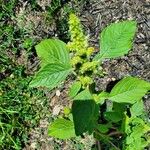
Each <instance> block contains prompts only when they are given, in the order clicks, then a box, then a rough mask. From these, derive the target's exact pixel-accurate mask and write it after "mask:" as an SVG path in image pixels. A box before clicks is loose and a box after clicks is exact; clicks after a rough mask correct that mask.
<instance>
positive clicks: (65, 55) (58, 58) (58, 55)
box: [35, 39, 70, 67]
mask: <svg viewBox="0 0 150 150" xmlns="http://www.w3.org/2000/svg"><path fill="white" fill-rule="evenodd" d="M35 48H36V52H37V55H38V57H39V58H40V59H41V66H42V67H43V66H44V65H46V64H49V63H55V62H58V63H63V64H69V63H70V58H69V52H68V50H67V47H66V44H65V43H64V42H63V41H60V40H58V39H46V40H43V41H42V42H41V43H39V44H38V45H36V46H35Z"/></svg>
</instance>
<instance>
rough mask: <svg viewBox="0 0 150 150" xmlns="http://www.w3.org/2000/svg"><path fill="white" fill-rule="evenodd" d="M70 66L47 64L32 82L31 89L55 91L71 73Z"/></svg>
mask: <svg viewBox="0 0 150 150" xmlns="http://www.w3.org/2000/svg"><path fill="white" fill-rule="evenodd" d="M70 71H71V68H70V66H67V65H64V64H60V63H52V64H47V65H46V66H44V67H43V68H41V70H40V71H39V72H38V73H37V74H36V76H35V77H34V78H33V80H32V81H31V82H30V84H29V86H30V87H47V88H50V89H53V88H54V87H56V86H57V85H59V84H60V83H61V82H62V81H63V80H65V78H66V77H67V76H68V74H69V73H70Z"/></svg>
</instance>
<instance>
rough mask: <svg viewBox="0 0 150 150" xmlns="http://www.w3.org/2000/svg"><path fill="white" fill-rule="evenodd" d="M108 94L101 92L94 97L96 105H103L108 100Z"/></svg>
mask: <svg viewBox="0 0 150 150" xmlns="http://www.w3.org/2000/svg"><path fill="white" fill-rule="evenodd" d="M108 96H109V93H107V92H104V91H102V92H101V93H100V94H98V95H97V96H95V101H96V103H97V104H101V105H102V104H103V103H104V102H105V100H106V99H107V98H108Z"/></svg>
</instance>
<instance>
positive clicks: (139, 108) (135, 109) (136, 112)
mask: <svg viewBox="0 0 150 150" xmlns="http://www.w3.org/2000/svg"><path fill="white" fill-rule="evenodd" d="M130 111H131V116H132V117H137V116H140V115H142V114H143V112H144V104H143V101H142V100H139V101H138V102H136V103H135V104H133V105H132V107H131V108H130Z"/></svg>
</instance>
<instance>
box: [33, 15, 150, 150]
mask: <svg viewBox="0 0 150 150" xmlns="http://www.w3.org/2000/svg"><path fill="white" fill-rule="evenodd" d="M69 27H70V28H69V30H70V33H71V41H70V42H69V43H68V44H67V45H66V44H65V43H64V42H62V41H60V40H58V39H46V40H43V41H42V42H41V43H40V44H38V45H37V46H36V52H37V55H38V56H39V58H40V60H41V69H40V70H39V71H38V72H37V74H36V75H35V77H34V78H33V80H32V81H31V82H30V87H47V88H49V89H50V90H51V89H53V88H55V87H57V86H58V85H59V84H61V83H62V82H63V81H64V80H65V79H66V77H67V76H68V75H69V74H71V73H72V74H73V75H74V76H75V77H76V80H75V82H74V83H73V84H72V85H71V87H70V90H69V97H70V99H71V100H72V108H71V109H66V108H65V111H64V112H65V115H64V118H62V117H59V118H58V119H56V120H55V121H54V122H53V123H51V124H50V126H49V132H48V134H49V135H50V136H53V137H55V138H60V139H68V138H72V137H76V136H82V135H84V133H85V132H88V133H89V134H93V136H94V138H96V139H97V140H98V141H100V142H101V144H99V146H100V145H101V146H102V145H105V144H106V145H107V146H108V145H109V148H112V149H123V150H142V149H144V147H146V146H148V144H149V143H150V137H149V135H148V132H149V131H150V124H149V122H148V120H147V117H146V113H144V106H143V101H142V97H143V96H144V95H145V94H146V93H147V92H148V91H149V90H150V83H148V82H146V81H143V80H141V79H138V78H136V77H131V76H128V77H125V78H123V79H122V80H120V81H119V82H118V83H117V84H116V85H115V86H114V87H113V89H112V90H111V92H107V91H99V92H96V91H95V87H94V86H95V84H96V83H95V82H94V77H95V76H96V75H102V76H103V75H104V74H103V70H102V67H101V62H102V61H103V60H104V59H106V58H116V57H121V56H123V55H125V54H127V53H128V52H129V50H130V49H131V48H132V43H133V38H134V35H135V32H136V22H135V21H122V22H119V23H113V24H111V25H110V26H108V27H106V28H105V29H104V30H103V31H102V33H101V35H100V52H99V53H98V54H97V55H96V56H95V57H94V58H93V59H92V57H91V56H93V53H94V48H93V47H90V46H89V44H88V37H87V36H85V35H84V33H83V30H82V26H81V24H80V20H79V19H78V18H77V16H76V15H74V14H71V15H70V19H69ZM69 52H70V55H69ZM117 140H118V141H120V142H119V143H118V142H117V143H116V141H117Z"/></svg>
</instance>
